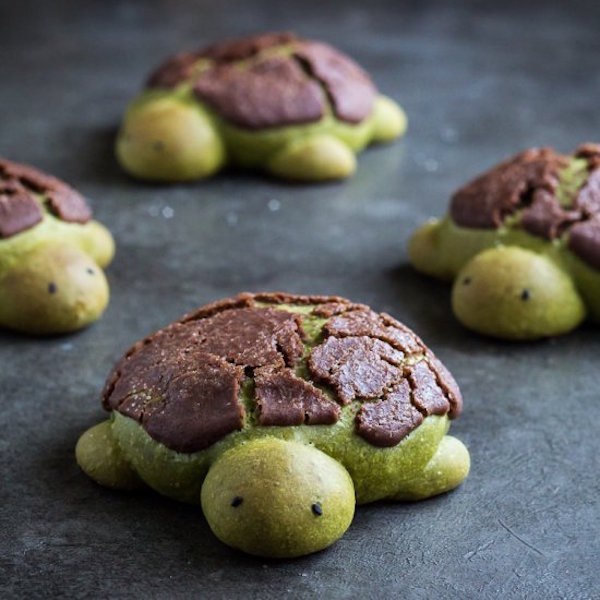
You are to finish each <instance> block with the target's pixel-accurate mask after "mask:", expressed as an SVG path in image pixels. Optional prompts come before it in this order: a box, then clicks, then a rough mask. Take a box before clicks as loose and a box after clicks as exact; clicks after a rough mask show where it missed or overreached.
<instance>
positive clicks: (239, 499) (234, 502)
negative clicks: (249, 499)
mask: <svg viewBox="0 0 600 600" xmlns="http://www.w3.org/2000/svg"><path fill="white" fill-rule="evenodd" d="M243 501H244V499H243V498H242V497H241V496H236V497H235V498H234V499H233V500H232V501H231V506H233V508H237V507H238V506H239V505H240V504H241V503H242V502H243Z"/></svg>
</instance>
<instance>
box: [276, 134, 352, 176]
mask: <svg viewBox="0 0 600 600" xmlns="http://www.w3.org/2000/svg"><path fill="white" fill-rule="evenodd" d="M265 169H266V171H267V172H269V173H270V174H272V175H275V176H277V177H281V178H283V179H291V180H295V181H328V180H335V179H346V178H347V177H350V176H351V175H352V174H353V173H354V171H355V170H356V156H355V154H354V152H353V151H352V150H351V149H350V148H349V147H348V146H347V145H346V144H345V143H344V142H342V141H341V140H339V139H338V138H336V137H335V136H332V135H328V134H314V135H308V136H305V137H302V138H300V139H297V140H294V141H292V142H289V143H288V144H287V145H285V146H284V147H283V148H282V149H280V150H279V151H278V152H276V153H275V154H274V155H272V156H271V157H270V158H269V160H268V161H267V163H266V165H265Z"/></svg>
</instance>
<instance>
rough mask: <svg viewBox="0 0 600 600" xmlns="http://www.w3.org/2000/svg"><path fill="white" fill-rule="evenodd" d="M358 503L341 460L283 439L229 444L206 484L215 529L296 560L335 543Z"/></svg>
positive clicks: (237, 542)
mask: <svg viewBox="0 0 600 600" xmlns="http://www.w3.org/2000/svg"><path fill="white" fill-rule="evenodd" d="M354 506H355V499H354V486H353V484H352V480H351V478H350V475H348V472H347V471H346V469H344V467H343V466H342V465H341V464H340V463H338V462H337V461H335V460H334V459H332V458H331V457H329V456H328V455H326V454H324V453H323V452H321V451H320V450H317V449H316V448H314V447H312V446H308V445H305V444H299V443H297V442H288V441H285V440H280V439H276V438H263V439H257V440H253V441H249V442H245V443H243V444H241V445H239V446H236V447H235V448H232V449H231V450H228V451H227V452H226V453H225V454H224V455H223V456H221V457H220V458H219V459H218V460H217V462H216V463H215V464H214V465H213V466H212V467H211V469H210V470H209V472H208V474H207V476H206V479H205V481H204V485H203V486H202V508H203V510H204V514H205V516H206V519H207V521H208V524H209V525H210V527H211V529H212V530H213V532H214V534H215V535H216V536H217V537H218V538H219V539H220V540H221V541H223V542H225V543H226V544H228V545H230V546H233V547H234V548H239V549H241V550H243V551H244V552H248V553H249V554H255V555H258V556H269V557H277V558H289V557H294V556H302V555H304V554H310V553H311V552H316V551H318V550H322V549H323V548H326V547H327V546H330V545H331V544H333V542H335V541H336V540H337V539H338V538H340V537H341V536H342V535H343V533H344V532H345V531H346V529H347V528H348V527H349V526H350V523H351V522H352V518H353V516H354Z"/></svg>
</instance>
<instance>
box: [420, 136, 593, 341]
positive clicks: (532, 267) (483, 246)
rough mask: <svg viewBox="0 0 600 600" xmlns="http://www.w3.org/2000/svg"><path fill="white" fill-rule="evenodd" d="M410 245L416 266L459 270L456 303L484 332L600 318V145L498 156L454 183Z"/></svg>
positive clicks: (439, 272)
mask: <svg viewBox="0 0 600 600" xmlns="http://www.w3.org/2000/svg"><path fill="white" fill-rule="evenodd" d="M409 250H410V258H411V261H412V263H413V265H414V266H415V267H416V268H417V269H418V270H419V271H422V272H423V273H427V274H429V275H433V276H436V277H439V278H441V279H448V280H454V287H453V290H452V306H453V310H454V313H455V315H456V316H457V318H458V319H459V320H460V321H461V322H462V323H463V324H464V325H466V326H467V327H470V328H471V329H474V330H475V331H478V332H480V333H484V334H488V335H492V336H496V337H500V338H507V339H515V340H532V339H536V338H541V337H546V336H552V335H557V334H561V333H565V332H567V331H570V330H571V329H573V328H575V327H577V326H578V325H579V324H580V323H581V322H582V321H583V320H584V319H585V318H589V319H590V320H592V321H598V320H600V146H598V145H595V144H585V145H582V146H580V147H579V148H578V149H577V150H576V151H575V153H574V154H571V155H563V154H558V153H557V152H555V151H554V150H552V149H551V148H542V149H537V148H532V149H530V150H526V151H525V152H522V153H521V154H518V155H517V156H515V157H513V158H511V159H509V160H507V161H505V162H503V163H501V164H500V165H498V166H496V167H494V168H493V169H491V170H489V171H487V172H486V173H484V174H483V175H481V176H480V177H478V178H477V179H475V180H473V181H471V182H470V183H468V184H467V185H466V186H464V187H462V188H461V189H459V190H458V191H457V192H455V194H454V195H453V196H452V200H451V203H450V212H449V214H448V215H447V216H446V217H445V218H444V219H442V220H441V221H440V220H431V221H429V222H428V223H426V224H425V225H424V226H423V227H421V228H420V229H419V230H418V231H417V232H416V233H415V234H414V236H413V238H412V240H411V242H410V248H409Z"/></svg>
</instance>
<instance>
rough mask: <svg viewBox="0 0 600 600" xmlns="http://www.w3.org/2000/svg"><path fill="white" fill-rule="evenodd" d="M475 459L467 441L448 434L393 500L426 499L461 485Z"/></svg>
mask: <svg viewBox="0 0 600 600" xmlns="http://www.w3.org/2000/svg"><path fill="white" fill-rule="evenodd" d="M470 467H471V459H470V457H469V451H468V450H467V448H466V447H465V445H464V444H463V443H462V442H461V441H460V440H458V439H457V438H455V437H453V436H451V435H445V436H444V437H443V438H442V440H441V441H440V445H439V446H438V449H437V451H436V453H435V454H434V455H433V457H432V458H431V460H430V461H429V462H428V463H427V464H426V465H425V468H424V469H423V470H422V471H421V473H420V474H419V475H418V476H417V477H415V478H414V479H412V480H410V481H408V482H406V483H404V484H403V485H402V488H401V489H400V490H399V491H398V492H397V493H396V494H394V495H393V496H391V497H390V500H405V501H412V500H424V499H425V498H430V497H431V496H437V495H438V494H443V493H445V492H449V491H450V490H453V489H454V488H456V487H458V486H459V485H460V484H461V483H462V482H463V481H464V480H465V479H466V477H467V475H468V474H469V469H470Z"/></svg>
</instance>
